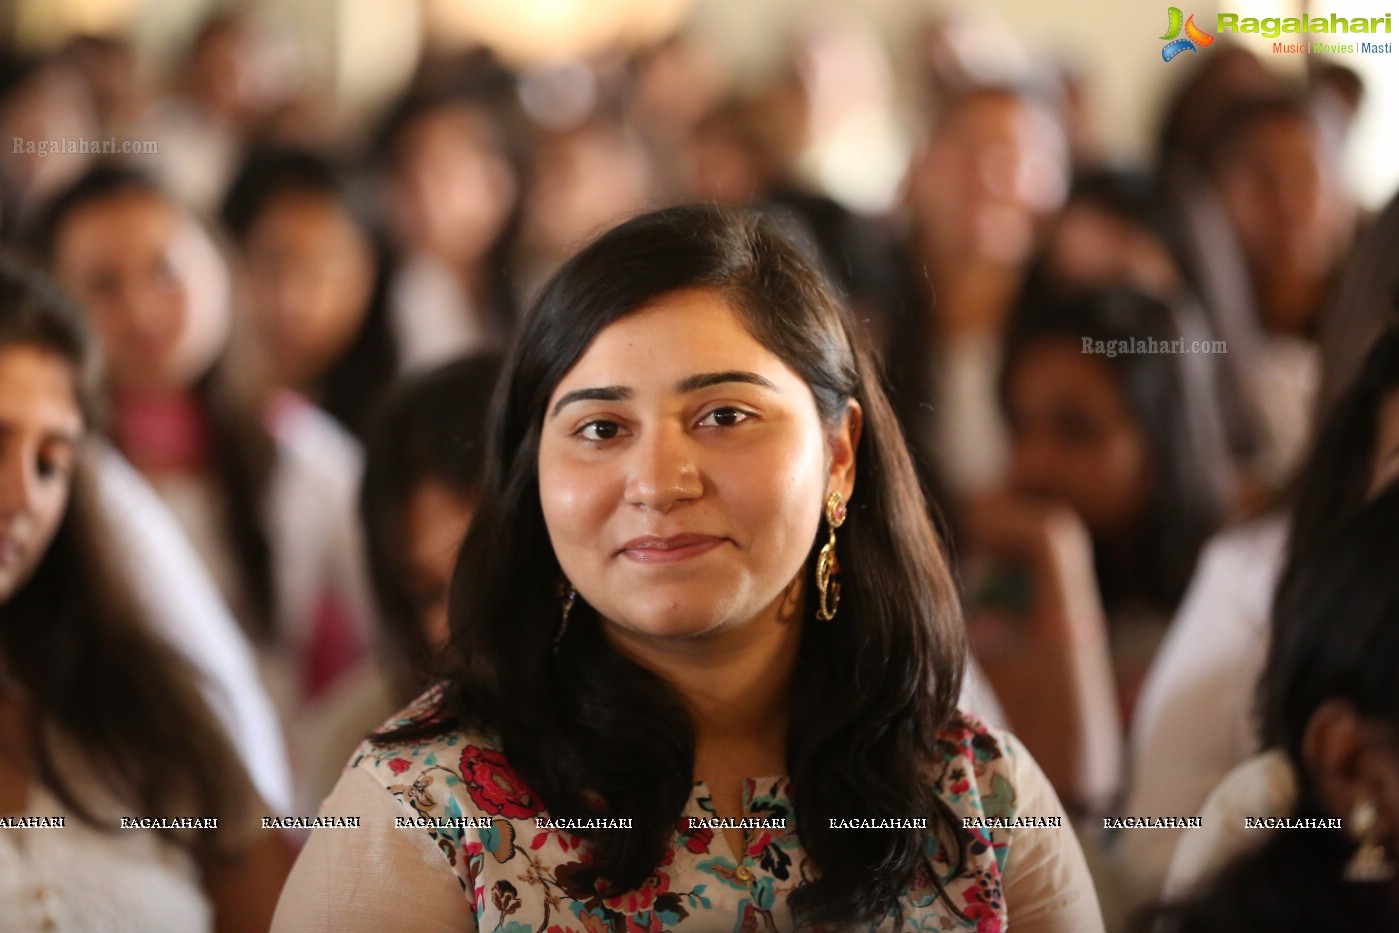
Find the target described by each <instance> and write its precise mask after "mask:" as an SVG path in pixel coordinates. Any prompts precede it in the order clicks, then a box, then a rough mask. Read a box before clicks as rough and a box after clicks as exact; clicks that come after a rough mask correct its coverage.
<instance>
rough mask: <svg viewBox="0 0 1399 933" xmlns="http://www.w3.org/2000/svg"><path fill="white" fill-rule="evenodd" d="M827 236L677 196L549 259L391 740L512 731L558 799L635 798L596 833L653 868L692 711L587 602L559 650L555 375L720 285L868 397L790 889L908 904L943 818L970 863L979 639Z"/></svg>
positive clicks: (753, 322)
mask: <svg viewBox="0 0 1399 933" xmlns="http://www.w3.org/2000/svg"><path fill="white" fill-rule="evenodd" d="M812 255H814V251H813V250H811V249H810V248H809V247H806V248H802V247H798V246H797V245H796V243H795V241H794V240H793V239H791V238H789V236H788V235H786V233H785V232H784V231H783V230H782V229H781V228H780V227H779V226H778V224H777V223H776V222H775V221H774V220H773V219H772V218H770V217H765V216H763V215H762V214H760V213H756V212H751V211H742V210H733V209H725V208H720V207H716V206H712V205H709V206H686V207H675V208H670V209H667V210H663V211H659V212H656V213H652V214H647V215H643V216H641V217H638V218H635V219H633V220H630V221H628V222H626V223H624V224H622V225H621V226H619V227H617V228H615V229H613V230H612V231H610V232H609V233H607V234H604V235H603V236H602V237H601V238H600V239H598V240H596V241H595V242H593V243H592V245H590V246H588V247H586V248H585V249H584V250H583V251H582V252H580V253H579V254H577V255H575V256H574V257H573V258H572V259H571V260H569V261H568V262H567V263H566V264H565V265H564V266H563V268H562V269H561V270H560V271H559V272H558V273H557V274H556V275H555V276H554V278H553V279H551V280H550V282H549V284H548V285H546V286H545V288H544V290H543V292H542V293H541V294H540V296H539V298H538V300H537V302H536V303H535V305H534V306H533V308H532V310H531V312H530V313H529V314H528V315H527V316H526V318H525V320H524V322H523V329H522V332H521V334H520V335H519V337H518V339H517V342H516V344H515V348H514V350H513V352H512V354H511V355H510V358H509V360H508V362H507V364H506V372H505V375H504V376H503V379H502V385H501V387H500V389H499V390H498V397H497V406H496V408H495V411H494V413H493V421H492V427H491V443H490V447H489V462H488V472H487V480H486V488H485V492H484V494H483V495H482V497H481V504H480V507H479V508H478V510H477V512H476V515H475V519H474V521H473V523H472V526H471V530H470V531H469V532H468V534H467V538H466V541H465V543H464V545H463V547H462V551H461V554H460V556H459V558H458V562H457V567H456V572H455V575H454V577H453V582H452V593H451V610H450V611H451V619H452V641H451V644H450V646H449V650H448V663H449V664H450V665H451V671H450V674H449V676H448V679H447V682H446V685H445V690H444V693H443V699H442V704H441V708H440V709H438V710H435V711H433V712H432V713H430V714H429V715H428V716H427V717H426V718H425V719H424V720H422V721H420V722H419V723H417V724H416V725H415V726H410V727H409V728H406V729H400V730H397V731H396V732H390V733H388V734H387V735H384V736H381V738H380V741H383V742H385V743H391V742H393V741H395V740H396V739H406V738H409V737H412V736H415V735H416V736H424V735H434V734H440V733H442V732H444V731H447V730H450V729H454V728H468V729H472V728H479V729H481V730H483V731H487V732H488V733H490V734H492V735H496V736H499V737H500V740H501V742H502V749H503V751H504V753H505V755H506V756H507V757H508V759H509V760H510V762H511V764H512V766H513V767H514V768H515V769H516V770H517V771H518V772H519V773H520V774H521V776H522V777H523V778H524V780H525V781H526V782H527V783H528V784H529V786H530V787H532V788H533V789H534V790H535V791H536V792H537V793H539V795H540V797H541V799H542V800H544V801H545V802H546V803H547V806H548V809H549V811H550V812H551V813H552V814H554V815H556V816H562V817H575V816H580V817H581V816H584V815H590V816H597V815H604V814H617V815H625V816H627V817H631V818H632V819H633V821H634V822H633V826H634V827H635V828H634V829H632V830H630V831H626V832H609V831H580V832H579V834H580V835H581V836H583V837H584V838H586V839H588V840H589V842H590V843H591V845H592V847H593V850H594V853H595V856H596V860H595V863H594V864H595V870H596V872H597V875H598V877H600V878H606V879H608V880H609V881H610V882H612V885H613V887H614V888H616V889H620V890H630V889H633V888H635V887H637V886H639V885H640V884H642V883H643V882H644V881H645V879H646V877H647V876H649V875H650V874H651V873H652V872H653V871H654V870H655V867H656V865H657V864H658V863H659V862H660V860H661V858H662V855H663V853H664V852H665V850H666V847H667V845H668V844H669V842H670V840H671V838H672V836H673V834H674V830H675V822H676V820H677V819H679V816H680V814H681V812H682V811H683V808H684V806H685V803H686V801H687V800H688V798H689V795H690V793H691V790H692V787H693V785H692V781H693V775H694V741H695V737H694V728H693V725H692V723H691V721H690V719H689V716H688V714H687V713H686V711H685V709H684V707H683V706H682V703H681V700H680V698H679V697H678V696H677V695H676V694H675V692H674V690H673V689H671V688H670V686H669V685H667V684H666V683H665V681H664V680H663V679H662V678H660V677H659V676H657V675H656V674H654V673H652V672H651V671H649V670H647V669H645V668H644V667H641V666H640V665H638V664H636V663H635V662H632V661H630V660H627V659H626V658H624V657H623V656H622V655H620V654H619V653H618V652H617V651H615V650H614V649H613V648H612V647H611V645H610V644H609V642H608V641H607V639H606V638H605V636H604V634H603V629H602V625H601V620H600V619H599V618H598V616H597V614H596V613H595V611H594V610H593V609H592V608H591V607H590V606H588V605H586V604H581V603H582V601H581V600H580V605H579V606H578V607H577V608H576V609H575V610H574V613H573V616H572V619H571V621H570V624H569V627H568V630H567V636H566V637H565V638H564V640H563V641H562V642H561V643H560V650H559V652H558V653H557V654H555V653H554V652H553V651H552V643H553V640H554V638H555V636H556V635H557V634H558V631H559V624H560V600H559V597H558V595H557V594H558V589H559V586H560V584H561V582H562V581H563V573H562V570H561V569H560V567H559V564H558V560H557V558H556V557H555V555H554V552H553V549H552V547H551V545H550V540H549V535H548V531H547V528H546V526H545V523H544V517H543V514H542V511H541V508H540V504H539V477H538V466H537V464H538V449H539V437H540V431H541V426H542V423H543V420H544V416H545V413H546V406H547V404H548V401H549V398H550V396H551V394H552V392H553V391H554V388H555V387H556V386H557V385H558V384H559V382H560V380H561V379H562V378H563V377H564V376H565V375H566V374H567V373H568V371H569V370H570V369H572V368H573V366H574V365H575V364H576V363H577V362H578V360H579V358H580V357H581V356H582V355H583V354H584V352H585V351H586V350H587V348H588V346H589V344H590V343H591V342H592V340H593V339H594V338H595V337H596V336H597V335H598V333H599V332H600V331H602V330H603V329H604V328H605V327H607V326H608V325H610V324H612V323H613V322H614V321H617V320H619V319H621V318H623V317H625V316H627V315H629V314H632V313H634V312H636V311H637V310H639V309H641V308H644V307H645V306H646V305H647V304H649V303H650V302H652V301H654V300H656V299H657V298H660V297H661V296H664V295H668V294H671V293H674V292H676V291H678V290H681V289H689V288H709V289H714V290H715V291H716V292H718V293H719V294H720V295H722V296H723V297H724V299H725V300H726V301H728V302H730V303H731V306H732V307H733V308H734V309H735V311H736V312H737V313H738V314H739V315H740V317H741V318H742V319H743V321H744V323H745V324H746V325H747V327H748V329H749V330H750V332H751V333H752V334H753V336H754V338H755V339H756V340H758V342H760V343H761V344H763V346H765V347H767V348H768V349H769V350H770V351H771V352H772V353H774V354H775V355H777V356H778V357H779V358H781V359H782V360H783V361H784V362H785V363H786V364H787V365H789V366H791V367H792V368H793V370H795V371H796V372H797V373H798V374H799V375H801V377H802V378H803V379H804V380H805V381H806V383H807V385H808V386H809V387H810V389H811V391H812V394H813V395H814V397H815V401H816V407H817V410H818V411H819V413H820V416H821V419H822V422H823V423H824V424H825V425H827V426H829V427H833V426H834V425H835V424H836V423H837V422H838V421H839V419H840V418H841V417H842V414H843V412H844V411H845V408H846V405H847V402H848V400H849V399H851V398H854V399H856V400H858V401H859V403H860V405H861V406H862V408H863V411H864V427H863V436H862V438H861V440H860V443H859V447H858V449H857V452H856V475H857V477H858V481H857V485H856V488H855V492H854V495H853V496H852V500H851V503H850V519H849V521H847V522H846V524H845V526H844V527H843V528H842V529H841V544H840V547H841V579H842V582H841V606H840V621H839V623H838V624H835V625H831V624H828V623H822V622H820V621H818V620H817V619H816V618H815V615H814V613H815V602H816V601H815V600H814V599H808V600H806V609H805V612H806V615H807V618H806V620H805V623H804V628H803V634H802V641H801V645H800V648H799V653H798V657H797V662H796V667H795V672H794V675H793V684H792V695H791V709H792V721H791V723H790V725H789V728H788V738H787V753H786V755H787V763H788V768H789V774H790V778H791V786H792V794H793V802H794V805H795V811H796V814H795V817H796V828H797V832H798V835H799V837H800V838H801V840H802V845H803V847H804V848H805V849H806V851H807V852H808V853H809V854H810V856H811V858H812V859H813V861H814V862H815V864H816V865H817V866H819V878H817V879H815V880H812V881H810V882H807V883H806V884H805V885H803V886H802V887H801V888H800V889H799V890H798V891H797V892H796V893H795V894H794V895H793V896H792V899H791V901H790V904H791V907H792V909H793V910H794V911H795V912H796V914H797V916H798V918H799V920H800V921H801V922H802V923H811V922H831V923H836V924H838V925H848V924H852V923H855V922H858V921H870V920H879V919H882V918H884V917H885V916H887V915H888V914H889V913H890V912H891V911H896V910H897V907H898V905H897V900H898V898H899V895H900V893H901V892H902V891H903V890H905V889H906V888H907V887H908V885H909V884H910V883H911V882H912V880H913V878H914V875H915V873H916V872H918V871H919V870H920V868H921V867H922V866H924V865H925V861H926V860H925V856H924V851H925V850H924V845H925V843H927V842H929V841H930V840H929V837H930V835H934V834H936V838H937V839H938V840H939V841H941V842H943V843H944V844H945V845H946V847H947V851H948V852H949V853H955V854H954V855H952V859H953V861H954V862H955V863H956V871H959V872H960V871H961V870H963V868H964V866H965V858H966V845H967V844H968V840H967V838H966V836H965V834H964V833H963V831H962V830H961V827H960V825H959V824H957V823H956V822H955V821H954V819H953V817H952V814H951V812H950V810H949V809H948V808H947V806H946V804H944V803H943V802H942V801H941V800H939V799H938V798H937V796H936V795H935V794H934V792H933V788H932V782H931V780H930V779H929V770H928V769H929V767H930V766H931V765H932V764H934V763H935V762H936V761H937V760H938V759H939V757H940V754H941V753H940V751H939V749H938V746H937V744H936V736H937V732H938V730H939V728H941V727H942V726H944V725H945V724H946V723H947V722H948V721H949V720H950V718H951V717H952V716H953V714H954V709H955V706H956V702H957V697H958V694H959V691H960V687H961V679H962V666H963V659H964V657H965V643H964V638H963V633H962V628H961V623H960V614H959V609H958V605H957V601H956V594H955V590H954V587H953V584H952V580H951V577H950V574H949V571H948V568H947V564H946V562H945V560H944V558H943V555H942V553H941V549H940V547H939V544H938V541H937V538H936V536H935V534H934V532H933V528H932V526H931V524H930V523H929V521H928V519H927V512H926V510H925V508H924V504H923V501H922V496H921V492H920V490H919V486H918V481H917V478H916V476H915V474H914V472H913V465H912V463H911V461H910V459H909V456H908V451H907V448H906V446H905V444H904V441H903V438H902V436H901V434H900V432H899V429H898V426H897V424H896V422H895V421H894V419H893V414H892V412H891V410H890V408H889V405H888V402H887V400H886V399H885V397H884V393H883V391H882V390H881V388H880V387H879V383H878V379H877V375H876V373H875V370H874V368H873V366H872V364H871V362H870V360H869V359H868V356H867V355H866V354H865V352H864V350H863V348H862V347H861V346H860V345H859V344H858V342H857V341H856V340H855V339H854V335H855V328H854V325H853V324H852V323H851V322H850V320H849V317H848V315H847V314H846V313H845V312H844V310H843V309H842V308H841V307H840V306H839V304H838V302H837V300H836V298H835V297H834V295H833V293H832V291H831V290H830V287H829V285H828V284H827V283H826V282H825V281H824V279H823V278H822V276H821V275H820V273H819V272H818V271H816V269H817V267H816V265H815V264H814V263H813V261H812V260H811V258H810V257H811V256H812ZM816 507H817V506H816V505H815V504H813V508H816ZM818 537H819V536H818ZM819 544H820V542H819V541H813V542H812V547H811V554H810V557H811V559H812V560H814V558H815V555H816V551H817V549H818V546H819ZM809 566H810V564H809ZM590 791H591V792H593V793H596V794H597V795H599V796H600V799H601V800H602V801H604V803H602V804H601V806H599V804H598V802H597V799H596V798H593V797H592V796H590V794H589V792H590ZM852 808H853V809H852ZM832 813H853V814H854V815H857V816H861V817H877V816H890V817H892V816H895V815H897V814H903V815H908V814H910V813H919V814H927V815H928V817H929V819H930V821H931V823H930V825H931V826H932V827H934V828H933V829H931V830H926V831H919V830H910V831H896V832H888V833H859V834H855V835H854V836H852V835H851V834H848V833H846V834H837V833H835V832H833V831H832V830H830V829H829V828H828V826H827V825H826V824H827V820H826V818H827V817H828V816H829V815H830V814H832ZM857 837H858V838H857ZM953 909H958V908H957V907H956V906H955V905H953Z"/></svg>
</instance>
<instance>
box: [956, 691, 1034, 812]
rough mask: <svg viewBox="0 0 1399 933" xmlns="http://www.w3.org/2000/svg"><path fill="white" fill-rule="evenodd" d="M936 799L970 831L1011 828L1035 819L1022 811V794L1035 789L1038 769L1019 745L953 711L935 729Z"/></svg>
mask: <svg viewBox="0 0 1399 933" xmlns="http://www.w3.org/2000/svg"><path fill="white" fill-rule="evenodd" d="M933 779H934V788H935V791H936V793H937V796H938V797H939V798H940V799H941V800H942V801H943V803H945V804H946V805H947V806H948V807H949V808H950V809H951V810H952V811H953V813H954V814H956V815H957V816H959V817H962V818H963V820H964V823H966V821H967V820H971V823H970V826H972V827H977V826H980V825H982V822H981V821H989V823H987V825H990V826H995V827H998V828H1015V827H1016V825H1017V824H1019V823H1025V822H1026V821H1027V820H1031V819H1033V818H1035V817H1036V816H1037V814H1034V813H1029V812H1026V808H1025V802H1026V796H1027V792H1028V793H1029V796H1030V798H1031V799H1034V798H1035V797H1036V796H1037V795H1038V792H1039V790H1040V788H1039V787H1038V786H1037V781H1038V780H1039V779H1040V774H1039V771H1038V768H1037V767H1035V766H1034V764H1033V762H1032V761H1031V760H1030V758H1029V753H1028V752H1027V751H1026V750H1025V747H1024V746H1023V745H1021V744H1020V741H1019V740H1018V739H1016V738H1015V736H1013V735H1011V734H1010V733H1009V732H1007V731H1005V730H1004V729H997V728H993V727H991V726H988V725H987V724H986V723H985V722H983V721H982V720H981V719H980V718H979V717H978V716H976V715H975V714H974V713H969V712H966V711H964V710H958V711H957V712H956V713H955V714H954V715H953V716H952V718H951V719H949V720H948V721H947V723H946V724H944V725H943V727H942V728H941V729H939V730H938V734H937V760H936V762H935V763H934V768H933Z"/></svg>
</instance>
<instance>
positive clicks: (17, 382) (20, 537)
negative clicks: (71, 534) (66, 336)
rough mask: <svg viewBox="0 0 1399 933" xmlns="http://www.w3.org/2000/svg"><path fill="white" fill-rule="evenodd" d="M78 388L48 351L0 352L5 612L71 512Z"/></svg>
mask: <svg viewBox="0 0 1399 933" xmlns="http://www.w3.org/2000/svg"><path fill="white" fill-rule="evenodd" d="M73 385H74V373H73V368H72V367H71V366H70V365H69V364H68V363H67V362H66V361H65V360H63V359H61V358H59V357H58V356H55V355H54V354H53V353H51V352H49V351H48V350H45V349H42V348H39V347H33V346H27V345H24V344H11V345H9V346H4V347H0V604H3V603H4V602H6V601H7V600H8V599H9V598H10V597H11V596H13V595H14V594H15V593H16V592H17V591H18V590H19V588H20V587H22V586H23V585H24V584H25V582H26V581H27V580H28V579H29V577H30V575H31V574H33V572H34V568H35V567H37V566H38V564H39V561H40V560H41V559H42V558H43V556H44V552H45V551H46V550H47V549H48V546H49V543H50V542H51V541H52V540H53V536H54V534H55V532H57V530H58V526H59V523H60V522H61V521H62V519H63V512H64V509H66V508H67V506H68V495H69V491H70V490H71V488H72V484H73V468H74V465H75V462H76V460H77V455H78V444H79V443H80V442H81V439H82V435H83V416H82V411H81V409H80V408H79V406H78V400H77V396H76V395H75V393H74V390H73Z"/></svg>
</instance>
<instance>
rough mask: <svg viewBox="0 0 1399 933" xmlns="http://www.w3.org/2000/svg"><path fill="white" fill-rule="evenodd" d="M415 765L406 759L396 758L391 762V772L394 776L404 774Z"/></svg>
mask: <svg viewBox="0 0 1399 933" xmlns="http://www.w3.org/2000/svg"><path fill="white" fill-rule="evenodd" d="M412 765H413V763H412V762H411V761H409V760H408V759H406V758H395V759H394V760H393V761H390V762H389V770H390V771H392V772H393V773H394V774H402V773H403V772H405V771H407V770H408V769H409V768H410V767H412Z"/></svg>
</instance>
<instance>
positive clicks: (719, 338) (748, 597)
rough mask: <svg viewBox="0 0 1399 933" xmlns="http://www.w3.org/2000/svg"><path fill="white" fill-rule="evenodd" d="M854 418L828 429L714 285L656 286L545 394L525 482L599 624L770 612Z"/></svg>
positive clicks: (798, 568)
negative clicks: (533, 482)
mask: <svg viewBox="0 0 1399 933" xmlns="http://www.w3.org/2000/svg"><path fill="white" fill-rule="evenodd" d="M859 417H860V414H859V409H858V405H857V404H856V403H854V402H853V401H852V402H851V405H850V414H849V415H847V417H846V419H845V421H843V422H842V424H841V425H840V426H839V427H838V428H837V429H836V430H834V431H831V430H828V429H827V428H826V427H825V426H824V425H823V424H822V422H821V418H820V416H819V414H818V412H817V408H816V401H815V398H814V397H813V396H812V393H811V389H810V388H809V387H808V386H807V384H806V383H805V382H804V381H803V379H802V378H801V377H800V376H799V375H797V373H796V372H794V371H793V370H792V369H791V368H789V367H788V366H787V365H786V364H785V363H784V362H783V361H782V360H781V359H779V358H778V357H777V356H776V355H774V354H773V353H772V352H771V351H769V350H768V349H767V348H766V347H764V346H763V345H762V344H761V343H759V342H758V341H757V340H755V339H754V338H753V337H752V336H751V335H750V334H749V333H748V331H747V329H746V328H745V327H744V325H743V323H742V321H741V319H740V318H739V316H738V315H737V314H736V313H735V312H734V310H733V309H732V308H731V307H730V306H729V305H728V303H727V302H726V301H725V299H724V298H723V297H722V296H721V295H720V294H719V293H717V292H714V291H710V290H705V289H691V290H684V291H680V292H675V293H672V294H669V295H666V296H664V297H662V298H660V299H658V300H657V301H655V302H654V303H652V304H651V305H649V306H647V307H646V308H644V309H643V310H641V311H639V312H637V313H635V314H631V315H629V316H627V317H624V318H622V319H620V320H618V321H616V322H614V323H613V324H611V325H610V326H608V327H607V328H605V329H604V330H603V331H602V332H601V333H599V334H598V335H597V337H596V338H595V339H594V340H593V342H592V344H591V345H590V346H589V347H588V349H587V351H586V352H585V353H584V354H583V356H582V357H581V358H580V359H579V361H578V363H577V364H576V365H575V366H574V367H573V369H572V370H570V371H569V373H568V374H567V375H566V376H564V378H563V380H562V381H561V382H560V383H559V385H558V386H557V387H556V388H555V390H554V393H553V396H552V397H551V398H550V399H549V405H548V410H547V411H546V413H545V416H544V424H543V428H542V435H541V438H540V446H539V487H540V498H541V504H542V506H543V511H544V520H545V524H546V525H547V526H548V530H549V538H550V541H551V542H552V544H553V547H554V553H555V554H556V555H557V557H558V560H559V563H560V565H561V566H562V568H563V571H564V573H565V574H566V575H567V577H568V579H569V580H570V581H571V582H572V583H573V585H574V586H575V587H576V588H577V590H578V593H579V595H580V596H582V597H583V598H584V599H585V600H587V602H588V603H590V604H591V605H592V606H593V607H594V608H595V609H596V610H597V611H598V612H599V613H600V614H601V616H602V618H603V619H604V620H605V624H606V625H607V626H608V627H609V628H610V629H611V630H612V631H611V633H610V634H611V635H612V636H613V637H616V636H618V635H621V636H622V637H625V638H627V639H629V640H636V639H637V638H638V637H639V638H640V639H642V640H644V641H651V640H654V639H677V638H681V639H683V638H691V637H696V636H705V635H710V634H715V633H719V632H721V631H725V630H730V629H733V628H735V627H740V626H744V625H746V624H747V623H750V622H754V620H760V619H761V620H775V619H777V617H778V609H779V607H780V605H781V602H782V597H783V595H784V594H785V593H786V592H787V591H788V589H789V588H790V587H791V586H792V584H793V581H794V579H796V578H797V577H798V576H799V575H801V574H802V573H803V571H804V565H805V563H806V558H807V554H808V552H809V551H810V549H811V546H812V543H813V541H814V540H815V538H816V534H817V530H818V525H819V523H820V519H821V511H822V506H823V503H824V502H825V499H826V497H827V495H828V494H829V493H830V492H832V491H838V492H840V493H841V494H842V495H843V496H844V497H846V498H847V499H848V498H849V496H850V492H851V489H852V487H853V485H854V450H855V444H856V442H857V441H858V438H859ZM619 630H620V631H619Z"/></svg>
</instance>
